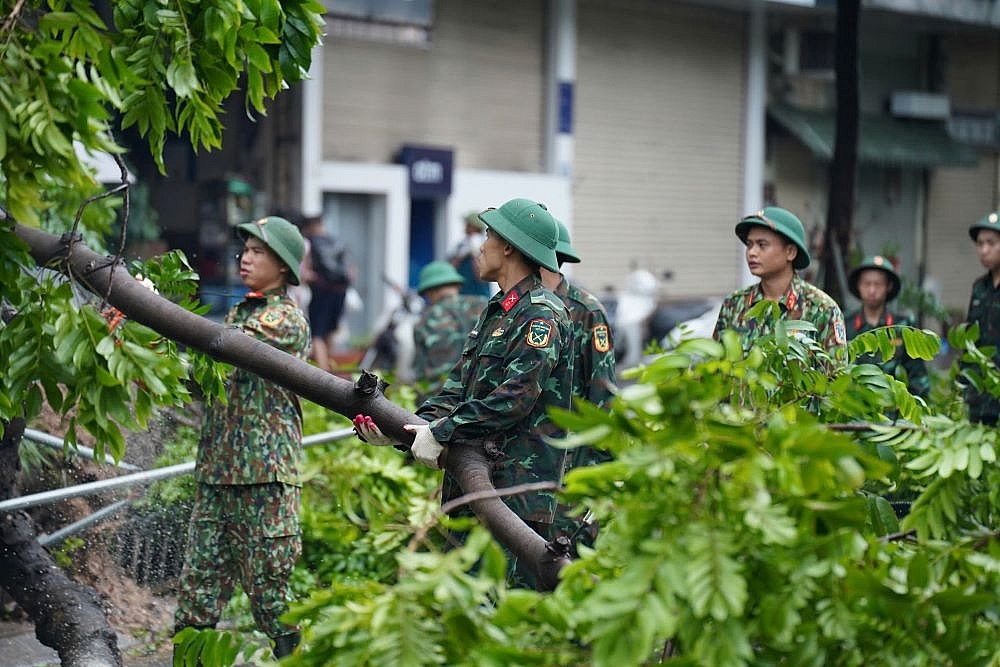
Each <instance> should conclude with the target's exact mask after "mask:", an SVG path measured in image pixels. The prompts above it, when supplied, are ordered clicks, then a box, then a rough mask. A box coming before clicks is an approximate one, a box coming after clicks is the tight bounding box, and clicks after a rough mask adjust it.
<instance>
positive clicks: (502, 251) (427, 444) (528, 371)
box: [354, 199, 573, 579]
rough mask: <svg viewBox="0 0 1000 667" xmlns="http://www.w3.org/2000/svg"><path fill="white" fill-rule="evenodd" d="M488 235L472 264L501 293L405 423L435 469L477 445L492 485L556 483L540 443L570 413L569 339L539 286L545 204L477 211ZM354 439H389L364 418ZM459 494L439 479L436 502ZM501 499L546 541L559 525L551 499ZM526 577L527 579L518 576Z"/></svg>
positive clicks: (560, 458) (560, 459) (556, 465)
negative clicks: (447, 454)
mask: <svg viewBox="0 0 1000 667" xmlns="http://www.w3.org/2000/svg"><path fill="white" fill-rule="evenodd" d="M480 218H481V219H482V221H483V222H484V223H485V224H486V227H487V230H488V231H487V238H486V241H485V242H484V243H483V245H482V247H481V249H480V253H479V255H478V256H477V257H476V269H477V271H478V272H479V275H480V277H482V278H483V280H492V281H496V282H497V283H499V285H500V291H499V292H498V293H497V294H495V295H494V296H493V297H492V298H491V299H490V300H489V303H487V305H486V309H485V310H484V311H483V312H482V314H481V315H480V318H479V322H478V324H477V325H476V327H475V329H473V330H472V331H471V332H470V333H469V337H468V340H467V342H466V344H465V348H464V349H463V351H462V359H461V361H460V363H458V364H456V365H455V367H454V368H453V369H452V371H451V373H450V374H449V376H448V379H447V380H446V381H445V383H444V386H443V387H442V389H441V392H440V393H438V394H437V395H436V396H432V397H430V398H428V399H427V400H426V401H425V402H424V403H423V404H422V405H421V406H420V407H419V408H418V409H417V415H418V416H420V417H422V418H423V419H426V420H427V421H428V422H429V423H428V424H426V425H407V426H406V427H405V428H406V429H407V430H410V431H413V432H414V434H415V437H414V441H413V445H412V447H411V452H412V453H413V455H414V456H415V458H416V459H417V460H418V461H420V462H422V463H424V464H425V465H429V466H431V467H439V465H438V458H439V456H440V454H441V452H442V451H443V448H444V447H446V446H447V445H448V443H450V442H459V441H461V442H463V443H469V444H476V445H478V446H480V447H482V448H483V450H484V451H485V452H486V454H487V456H489V457H490V458H491V459H493V461H494V465H493V471H492V480H493V484H494V485H495V486H496V487H497V488H504V487H510V486H514V485H517V484H524V483H528V482H542V481H547V482H556V483H559V482H561V481H562V476H563V473H564V472H565V467H566V452H565V450H562V449H557V448H555V447H551V446H549V445H548V444H546V442H545V439H546V438H550V437H559V436H561V435H563V434H562V431H561V430H560V429H559V428H557V427H556V425H555V424H554V423H552V420H551V419H550V418H549V416H548V414H547V413H546V410H547V409H548V408H549V407H561V408H569V407H570V406H571V395H572V382H573V366H572V364H573V355H572V353H571V350H572V345H573V344H572V333H571V330H570V324H569V317H568V314H567V312H566V306H565V305H564V304H563V302H562V301H561V300H560V299H559V297H557V296H556V295H555V294H553V293H552V292H551V291H549V290H548V289H546V288H545V286H544V285H543V284H542V279H541V275H539V271H538V269H539V267H540V266H542V267H545V268H547V269H549V270H552V271H557V270H558V268H559V266H558V261H557V259H556V252H555V248H556V242H557V240H558V228H557V225H556V222H555V220H554V219H553V217H552V216H551V215H550V214H549V212H548V211H547V210H546V209H545V207H544V206H542V205H541V204H537V203H535V202H533V201H530V200H527V199H513V200H511V201H508V202H507V203H505V204H503V205H502V206H501V207H500V208H497V209H492V208H491V209H487V210H486V211H483V212H482V213H481V214H480ZM354 424H355V428H356V429H357V432H358V435H359V437H361V438H362V439H364V440H365V441H367V442H370V443H372V444H379V445H387V444H393V443H394V441H393V440H392V439H391V438H388V437H387V436H384V435H383V434H382V433H381V431H379V429H378V427H377V426H375V425H374V424H373V423H372V421H371V418H370V417H365V416H364V415H358V417H356V418H355V421H354ZM460 495H462V490H461V488H460V487H459V485H458V482H457V481H456V480H454V479H453V478H452V477H451V476H450V475H447V474H446V475H445V479H444V482H443V488H442V500H443V501H444V502H447V501H449V500H452V499H454V498H457V497H458V496H460ZM504 501H505V502H506V503H507V504H508V505H509V506H510V507H511V509H512V510H513V511H514V512H515V513H516V514H517V515H518V516H519V517H521V519H523V520H524V521H525V522H526V523H527V524H528V525H529V526H531V527H532V528H534V529H535V530H536V531H537V532H538V533H539V534H540V535H542V536H543V537H546V538H547V537H549V534H550V532H551V526H552V522H553V520H554V518H555V511H556V499H555V495H554V493H552V492H532V493H527V494H520V495H517V496H510V497H507V498H504ZM519 573H520V574H521V575H522V576H524V577H525V579H530V578H531V574H530V573H528V572H523V571H520V572H519Z"/></svg>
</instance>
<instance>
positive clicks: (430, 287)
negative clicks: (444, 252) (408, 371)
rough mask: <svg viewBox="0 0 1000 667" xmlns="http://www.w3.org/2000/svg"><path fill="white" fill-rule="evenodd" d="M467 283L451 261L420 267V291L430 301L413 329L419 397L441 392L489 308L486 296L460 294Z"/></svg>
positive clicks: (418, 289) (418, 288)
mask: <svg viewBox="0 0 1000 667" xmlns="http://www.w3.org/2000/svg"><path fill="white" fill-rule="evenodd" d="M464 282H465V279H464V278H463V277H462V276H461V275H459V273H458V271H456V270H455V267H453V266H452V265H451V264H449V263H448V262H443V261H436V262H431V263H429V264H427V265H426V266H425V267H424V268H422V269H421V270H420V278H419V281H418V284H417V293H418V294H420V296H422V297H423V298H424V299H425V300H426V301H427V304H428V305H427V307H426V308H424V309H423V311H422V312H421V313H420V320H419V321H418V322H417V324H416V326H415V327H414V329H413V342H414V348H415V349H414V357H413V371H414V377H415V379H416V382H417V383H418V387H419V394H420V400H422V399H423V398H425V397H427V396H434V395H435V394H437V393H438V392H439V391H440V389H441V385H442V384H444V380H445V378H446V377H448V373H449V372H451V369H452V367H453V366H454V365H455V363H456V362H458V360H459V359H460V358H461V356H462V348H463V347H464V346H465V341H466V340H468V338H469V332H470V331H472V330H473V328H475V326H476V322H477V321H478V320H479V314H480V313H482V312H483V308H485V307H486V297H485V296H482V295H478V294H459V288H460V287H461V286H462V283H464Z"/></svg>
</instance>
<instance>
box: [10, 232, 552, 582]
mask: <svg viewBox="0 0 1000 667" xmlns="http://www.w3.org/2000/svg"><path fill="white" fill-rule="evenodd" d="M14 231H15V233H16V234H17V235H18V236H19V237H20V238H21V239H23V240H24V241H25V242H26V243H27V244H28V246H29V248H30V250H31V254H32V256H33V257H34V259H35V261H36V262H38V263H39V264H40V265H42V266H47V267H50V268H56V269H58V270H60V271H62V272H64V273H66V274H67V275H70V276H72V277H73V278H74V279H75V280H77V281H78V282H80V283H81V284H82V285H83V286H84V287H86V288H87V289H88V290H90V291H91V292H93V293H94V294H97V295H99V296H101V297H102V298H106V299H107V302H108V303H110V304H111V305H112V306H114V307H115V308H117V309H118V310H120V311H122V312H123V313H125V315H126V316H128V317H129V318H130V319H132V320H134V321H136V322H139V323H140V324H144V325H146V326H148V327H150V328H151V329H153V330H155V331H157V332H159V333H160V334H162V335H164V336H166V337H168V338H170V339H172V340H175V341H177V342H179V343H183V344H185V345H187V346H189V347H192V348H194V349H196V350H199V351H201V352H204V353H206V354H209V355H211V356H212V357H213V358H215V359H218V360H220V361H224V362H226V363H230V364H232V365H234V366H238V367H240V368H244V369H246V370H249V371H251V372H253V373H255V374H257V375H259V376H260V377H262V378H265V379H267V380H271V381H273V382H275V383H277V384H279V385H281V386H283V387H285V388H287V389H289V390H291V391H293V392H295V393H296V394H298V395H299V396H302V397H304V398H307V399H309V400H310V401H313V402H314V403H317V404H318V405H322V406H323V407H325V408H328V409H330V410H333V411H334V412H337V413H340V414H342V415H344V416H346V417H348V418H352V417H354V416H355V415H357V414H366V415H370V416H371V417H372V419H373V420H374V421H375V423H376V424H378V427H379V428H380V429H381V430H382V431H383V432H384V433H386V434H388V435H391V436H392V437H393V438H395V439H397V440H399V441H400V442H404V443H410V442H412V441H413V434H412V433H410V432H409V431H406V430H404V429H403V425H404V424H419V423H425V422H424V421H423V420H422V419H420V418H419V417H417V416H416V415H414V414H413V413H411V412H409V411H407V410H404V409H403V408H401V407H399V406H397V405H395V404H394V403H392V402H391V401H389V400H387V399H386V398H385V397H384V396H383V395H382V393H381V391H379V390H378V387H377V386H376V384H375V383H374V382H372V381H371V376H370V375H368V376H367V377H365V376H363V377H362V380H361V381H359V383H358V385H354V384H351V383H350V382H348V381H346V380H343V379H341V378H339V377H337V376H335V375H332V374H330V373H327V372H325V371H322V370H320V369H318V368H316V367H315V366H312V365H310V364H308V363H305V362H303V361H301V360H300V359H297V358H296V357H293V356H292V355H290V354H287V353H285V352H282V351H281V350H278V349H276V348H274V347H271V346H270V345H268V344H266V343H263V342H261V341H258V340H256V339H254V338H252V337H250V336H247V335H244V334H243V333H241V332H240V331H238V330H237V329H233V328H229V327H225V326H222V325H220V324H216V323H215V322H212V321H211V320H208V319H206V318H204V317H201V316H199V315H195V314H194V313H191V312H189V311H187V310H185V309H183V308H181V307H180V306H177V305H176V304H174V303H173V302H171V301H169V300H167V299H164V298H162V297H159V296H157V295H156V294H154V293H152V292H150V291H149V290H148V289H146V288H145V287H143V286H142V285H141V284H140V283H139V282H138V281H136V280H135V279H133V278H132V277H131V276H130V275H129V274H128V272H127V271H126V270H125V269H124V267H122V266H121V265H117V270H115V271H112V267H113V266H114V265H112V264H111V262H110V260H109V259H108V258H105V257H101V256H99V255H98V254H97V253H95V252H94V251H93V250H91V249H90V248H88V247H87V246H86V245H84V244H83V243H80V242H79V241H75V240H74V241H69V242H67V241H65V240H64V239H62V238H60V237H58V236H54V235H52V234H47V233H45V232H42V231H40V230H37V229H33V228H31V227H25V226H24V225H16V226H15V229H14ZM70 245H72V251H71V252H70ZM445 469H446V470H447V471H448V472H449V473H450V474H451V475H452V476H454V477H455V479H457V480H458V482H459V484H461V486H462V490H463V491H464V492H465V493H485V494H486V495H493V496H495V491H496V489H495V488H494V486H493V483H492V481H491V480H490V476H489V469H490V467H489V462H488V461H487V459H486V457H485V454H484V453H483V452H482V451H481V450H479V449H476V448H473V447H467V446H454V447H451V448H450V450H449V452H448V456H447V458H446V461H445ZM472 509H473V511H474V512H475V513H476V515H477V516H478V517H479V519H480V520H481V521H482V522H483V524H484V525H485V526H486V527H487V528H488V529H489V531H490V532H491V533H492V534H493V536H494V537H495V538H496V539H497V541H499V542H500V543H501V544H503V545H504V546H505V547H506V548H507V549H509V550H510V551H511V553H513V554H514V555H515V556H516V557H517V558H519V559H521V560H522V562H525V563H531V564H534V567H535V569H536V571H537V572H538V575H539V581H541V582H543V584H544V585H545V586H546V587H547V588H550V589H551V588H554V587H555V584H556V582H557V580H558V571H559V569H560V568H561V567H562V566H563V565H565V564H566V562H567V561H566V560H565V558H553V557H552V555H551V552H550V551H549V547H548V543H547V542H546V541H545V540H544V539H543V538H542V537H541V536H539V535H538V534H537V533H535V531H533V530H532V529H531V528H529V527H528V526H527V525H526V524H525V523H524V522H523V521H521V519H520V518H518V516H517V515H516V514H514V513H513V512H512V511H511V510H510V508H509V507H507V505H505V504H504V503H503V502H502V501H501V500H499V499H498V498H496V497H492V498H488V499H484V500H480V501H476V502H474V503H472Z"/></svg>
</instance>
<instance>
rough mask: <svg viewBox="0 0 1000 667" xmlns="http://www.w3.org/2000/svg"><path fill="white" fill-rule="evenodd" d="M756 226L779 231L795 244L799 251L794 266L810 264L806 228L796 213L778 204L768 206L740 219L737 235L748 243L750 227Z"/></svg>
mask: <svg viewBox="0 0 1000 667" xmlns="http://www.w3.org/2000/svg"><path fill="white" fill-rule="evenodd" d="M754 226H757V227H764V228H766V229H770V230H771V231H772V232H777V233H778V234H781V235H782V236H784V237H785V238H786V239H788V240H789V241H791V242H792V243H794V244H795V246H796V247H797V248H798V249H799V253H798V254H797V255H796V256H795V261H794V262H792V266H793V267H794V268H796V269H804V268H806V267H807V266H809V262H810V261H811V260H810V259H809V251H808V250H807V249H806V230H805V228H804V227H803V226H802V222H801V221H799V219H798V218H796V217H795V214H794V213H792V212H791V211H786V210H785V209H783V208H780V207H778V206H768V207H766V208H764V209H763V210H761V211H757V212H756V213H753V214H751V215H748V216H746V217H745V218H743V219H742V220H740V221H739V222H738V223H737V224H736V236H738V237H740V240H741V241H743V242H744V243H746V242H747V235H748V234H749V233H750V228H751V227H754Z"/></svg>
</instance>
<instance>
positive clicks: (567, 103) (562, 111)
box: [559, 81, 573, 134]
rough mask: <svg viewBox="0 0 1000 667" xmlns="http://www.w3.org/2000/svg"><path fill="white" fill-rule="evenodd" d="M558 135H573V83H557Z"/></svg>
mask: <svg viewBox="0 0 1000 667" xmlns="http://www.w3.org/2000/svg"><path fill="white" fill-rule="evenodd" d="M559 134H573V82H572V81H560V82H559Z"/></svg>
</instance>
